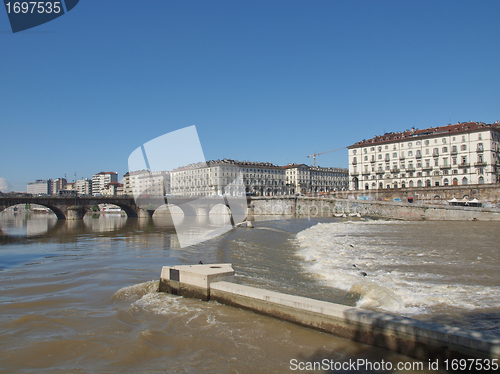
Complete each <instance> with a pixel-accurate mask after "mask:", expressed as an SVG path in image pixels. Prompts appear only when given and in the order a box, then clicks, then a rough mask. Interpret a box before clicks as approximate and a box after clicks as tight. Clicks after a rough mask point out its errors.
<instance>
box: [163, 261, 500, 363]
mask: <svg viewBox="0 0 500 374" xmlns="http://www.w3.org/2000/svg"><path fill="white" fill-rule="evenodd" d="M233 282H234V270H233V268H232V265H231V264H210V265H182V266H164V267H163V268H162V271H161V276H160V286H159V291H160V292H168V293H172V294H175V295H180V296H185V297H192V298H198V299H202V300H205V301H210V300H213V301H217V302H219V303H222V304H226V305H229V306H232V307H238V308H243V309H247V310H250V311H253V312H256V313H260V314H264V315H268V316H271V317H275V318H278V319H281V320H285V321H289V322H293V323H297V324H299V325H302V326H306V327H311V328H314V329H317V330H321V331H324V332H328V333H331V334H334V335H337V336H340V337H344V338H348V339H351V340H354V341H357V342H361V343H366V344H370V345H374V346H377V347H380V348H385V349H388V350H391V351H395V352H398V353H401V354H404V355H407V356H409V357H413V358H416V359H419V360H428V359H432V360H435V359H439V360H440V362H442V361H441V360H445V359H463V358H474V359H486V358H487V359H497V360H498V359H500V338H498V337H496V336H490V335H487V334H484V333H481V332H476V331H470V330H465V329H461V328H458V327H452V326H447V325H441V324H437V323H431V322H425V321H419V320H415V319H412V318H407V317H400V316H396V315H392V314H389V313H382V312H375V311H371V310H366V309H361V308H356V307H350V306H346V305H340V304H335V303H331V302H326V301H320V300H314V299H311V298H307V297H301V296H294V295H288V294H284V293H279V292H274V291H268V290H264V289H259V288H255V287H249V286H244V285H241V284H236V283H233Z"/></svg>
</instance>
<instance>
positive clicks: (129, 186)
mask: <svg viewBox="0 0 500 374" xmlns="http://www.w3.org/2000/svg"><path fill="white" fill-rule="evenodd" d="M169 193H170V173H169V172H168V171H153V172H150V171H149V170H138V171H132V172H129V173H127V174H125V175H124V176H123V194H124V195H128V196H138V195H140V194H147V195H151V196H164V195H165V194H169Z"/></svg>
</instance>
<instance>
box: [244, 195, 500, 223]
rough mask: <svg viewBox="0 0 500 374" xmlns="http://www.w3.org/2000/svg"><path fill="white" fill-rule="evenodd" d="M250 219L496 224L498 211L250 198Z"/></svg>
mask: <svg viewBox="0 0 500 374" xmlns="http://www.w3.org/2000/svg"><path fill="white" fill-rule="evenodd" d="M252 215H269V216H283V217H292V218H300V217H311V218H313V217H333V216H349V215H351V216H352V215H357V216H368V217H376V218H389V219H400V220H450V221H497V220H500V209H498V208H482V207H463V206H450V205H444V204H422V203H407V202H403V201H376V200H371V201H370V200H355V199H354V198H353V197H352V196H350V198H349V197H348V198H345V199H344V198H331V197H303V196H298V197H282V198H276V197H273V198H266V197H257V198H252V200H251V203H250V208H249V219H251V217H252Z"/></svg>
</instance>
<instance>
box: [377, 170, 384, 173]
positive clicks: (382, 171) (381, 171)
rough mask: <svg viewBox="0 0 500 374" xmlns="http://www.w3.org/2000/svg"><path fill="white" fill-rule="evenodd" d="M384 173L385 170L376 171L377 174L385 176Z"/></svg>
mask: <svg viewBox="0 0 500 374" xmlns="http://www.w3.org/2000/svg"><path fill="white" fill-rule="evenodd" d="M384 173H385V171H384V170H377V171H376V174H384Z"/></svg>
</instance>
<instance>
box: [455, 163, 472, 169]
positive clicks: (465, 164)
mask: <svg viewBox="0 0 500 374" xmlns="http://www.w3.org/2000/svg"><path fill="white" fill-rule="evenodd" d="M458 167H459V168H470V164H469V163H467V162H462V163H461V164H460V165H458Z"/></svg>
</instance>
